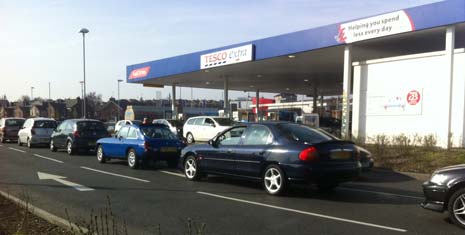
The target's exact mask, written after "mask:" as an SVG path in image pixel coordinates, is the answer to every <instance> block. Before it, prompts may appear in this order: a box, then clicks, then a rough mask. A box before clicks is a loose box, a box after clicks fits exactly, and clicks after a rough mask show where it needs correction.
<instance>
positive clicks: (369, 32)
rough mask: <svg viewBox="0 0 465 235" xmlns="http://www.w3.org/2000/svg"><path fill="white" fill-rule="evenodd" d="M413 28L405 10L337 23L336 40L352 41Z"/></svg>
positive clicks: (412, 29)
mask: <svg viewBox="0 0 465 235" xmlns="http://www.w3.org/2000/svg"><path fill="white" fill-rule="evenodd" d="M414 30H415V25H414V23H413V21H412V19H411V18H410V16H409V15H408V14H407V13H406V12H405V11H396V12H392V13H388V14H384V15H379V16H375V17H370V18H366V19H361V20H357V21H352V22H348V23H344V24H341V25H339V32H338V35H337V36H336V37H335V38H336V41H338V42H340V43H352V42H358V41H362V40H367V39H372V38H378V37H384V36H388V35H394V34H399V33H405V32H410V31H414Z"/></svg>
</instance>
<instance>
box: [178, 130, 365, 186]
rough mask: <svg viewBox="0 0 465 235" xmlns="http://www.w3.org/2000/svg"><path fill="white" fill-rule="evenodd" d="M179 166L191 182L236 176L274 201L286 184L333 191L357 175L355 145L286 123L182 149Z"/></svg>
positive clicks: (229, 134) (229, 132) (223, 135)
mask: <svg viewBox="0 0 465 235" xmlns="http://www.w3.org/2000/svg"><path fill="white" fill-rule="evenodd" d="M180 165H181V167H182V169H183V171H184V174H185V176H186V178H187V179H189V180H198V179H200V178H201V177H202V176H205V175H207V174H219V175H225V176H238V177H241V178H244V179H254V180H258V181H261V182H262V184H263V186H264V188H265V190H266V191H267V192H268V193H269V194H272V195H277V194H281V193H283V192H285V191H286V188H287V187H288V186H289V184H290V183H315V184H316V185H317V187H318V188H319V189H321V190H331V189H333V188H334V187H336V186H337V185H338V184H339V183H341V182H346V181H350V180H353V179H354V178H357V177H358V176H359V175H360V171H361V164H360V162H359V151H358V148H357V147H356V145H355V144H354V143H352V142H350V141H343V140H338V139H334V138H333V137H332V136H329V135H326V134H325V133H323V132H320V131H318V130H316V129H312V128H310V127H307V126H303V125H299V124H294V123H288V122H263V123H248V124H237V126H234V127H232V128H229V129H227V130H225V131H224V132H222V133H220V134H219V135H218V136H216V137H215V138H214V139H212V140H210V141H209V142H208V144H202V145H191V146H188V147H186V148H184V149H183V151H182V152H181V164H180Z"/></svg>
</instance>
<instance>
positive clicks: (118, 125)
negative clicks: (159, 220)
mask: <svg viewBox="0 0 465 235" xmlns="http://www.w3.org/2000/svg"><path fill="white" fill-rule="evenodd" d="M140 124H142V121H139V120H120V121H118V122H117V123H116V124H115V133H118V131H119V129H121V127H123V126H126V125H140Z"/></svg>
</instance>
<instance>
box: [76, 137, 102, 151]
mask: <svg viewBox="0 0 465 235" xmlns="http://www.w3.org/2000/svg"><path fill="white" fill-rule="evenodd" d="M97 140H98V139H90V138H89V139H87V138H86V139H75V140H74V142H73V148H76V149H95V147H96V146H97Z"/></svg>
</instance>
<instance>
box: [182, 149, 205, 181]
mask: <svg viewBox="0 0 465 235" xmlns="http://www.w3.org/2000/svg"><path fill="white" fill-rule="evenodd" d="M198 166H199V165H198V164H197V159H195V157H194V156H192V155H191V156H188V157H187V158H186V160H185V161H184V175H185V176H186V178H187V179H188V180H192V181H197V180H199V179H200V178H201V174H200V172H199V167H198Z"/></svg>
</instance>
